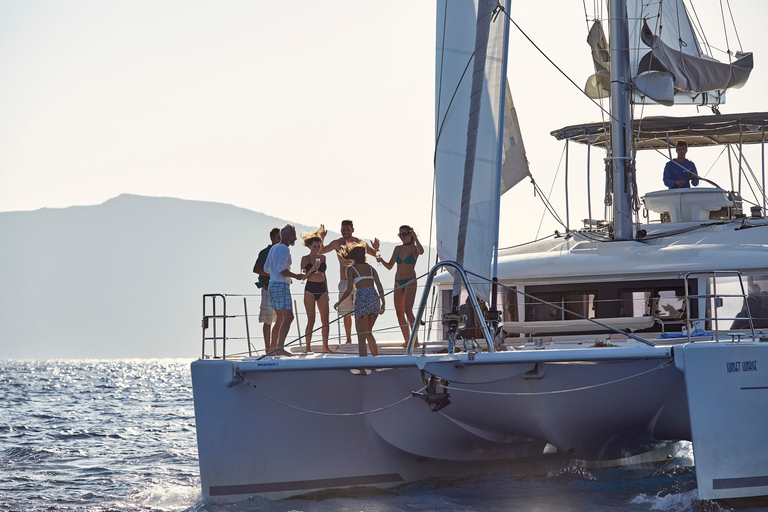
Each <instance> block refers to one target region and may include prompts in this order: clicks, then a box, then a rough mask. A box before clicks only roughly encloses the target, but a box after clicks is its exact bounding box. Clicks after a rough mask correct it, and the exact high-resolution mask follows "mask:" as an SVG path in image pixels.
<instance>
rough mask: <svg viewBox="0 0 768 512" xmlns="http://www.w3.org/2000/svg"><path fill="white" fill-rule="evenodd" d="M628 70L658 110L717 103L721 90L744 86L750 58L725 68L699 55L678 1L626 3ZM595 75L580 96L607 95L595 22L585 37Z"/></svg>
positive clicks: (603, 46)
mask: <svg viewBox="0 0 768 512" xmlns="http://www.w3.org/2000/svg"><path fill="white" fill-rule="evenodd" d="M627 18H628V24H629V45H630V69H631V70H632V81H633V84H634V87H635V90H636V91H637V92H638V93H639V94H640V95H642V96H643V97H647V98H649V99H651V100H653V101H655V102H657V103H661V104H663V105H672V104H674V103H690V102H692V101H695V102H696V103H699V104H704V103H721V102H722V101H723V100H722V96H723V94H724V92H725V90H726V89H729V88H739V87H741V86H743V85H744V84H745V83H746V82H747V79H748V78H749V74H750V72H751V71H752V65H753V60H752V54H751V53H739V52H737V53H736V60H734V61H733V62H730V63H723V62H718V61H716V60H715V59H713V58H711V57H709V56H707V55H705V54H704V52H703V51H702V50H701V46H700V45H699V42H698V40H697V38H696V34H695V31H694V28H693V25H692V23H691V21H690V18H689V17H688V13H687V11H686V9H685V6H684V5H683V1H682V0H670V1H666V2H650V3H649V2H643V1H642V0H627ZM587 42H588V43H589V45H590V48H591V49H592V58H593V62H594V66H595V74H594V75H592V76H591V77H590V78H589V79H588V80H587V85H586V86H585V88H584V90H585V92H586V93H587V94H588V95H589V96H590V97H592V98H604V97H607V96H608V83H609V80H608V71H609V70H608V67H607V63H608V61H607V47H608V45H607V43H606V41H605V34H604V33H603V29H602V26H601V24H600V22H599V21H596V22H595V23H594V24H593V26H592V28H591V30H590V32H589V36H588V37H587Z"/></svg>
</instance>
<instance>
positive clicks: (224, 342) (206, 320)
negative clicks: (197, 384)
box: [201, 293, 227, 359]
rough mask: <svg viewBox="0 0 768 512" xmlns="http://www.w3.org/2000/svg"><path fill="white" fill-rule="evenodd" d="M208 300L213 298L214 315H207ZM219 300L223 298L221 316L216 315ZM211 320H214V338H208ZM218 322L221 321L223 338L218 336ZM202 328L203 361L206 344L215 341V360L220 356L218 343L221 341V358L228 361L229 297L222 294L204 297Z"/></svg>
mask: <svg viewBox="0 0 768 512" xmlns="http://www.w3.org/2000/svg"><path fill="white" fill-rule="evenodd" d="M208 298H211V299H212V300H211V305H212V307H211V309H212V314H210V315H207V314H206V303H207V300H206V299H208ZM217 298H221V302H222V313H221V314H220V315H217V314H216V302H217V300H216V299H217ZM209 319H213V322H212V323H213V326H212V328H213V336H206V335H205V330H206V329H208V327H209ZM217 320H221V324H222V326H221V330H222V332H221V336H217V335H216V324H217ZM202 327H203V353H202V355H201V358H202V359H205V342H206V341H213V358H214V359H217V358H218V356H217V355H216V346H217V345H216V342H217V341H218V340H221V350H222V353H221V358H222V359H226V358H227V297H226V296H225V295H224V294H222V293H206V294H204V295H203V321H202Z"/></svg>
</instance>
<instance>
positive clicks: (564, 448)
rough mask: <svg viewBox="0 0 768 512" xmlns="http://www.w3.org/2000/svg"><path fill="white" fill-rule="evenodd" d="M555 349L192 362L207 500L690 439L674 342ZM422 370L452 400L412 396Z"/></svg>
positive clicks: (533, 467) (519, 466)
mask: <svg viewBox="0 0 768 512" xmlns="http://www.w3.org/2000/svg"><path fill="white" fill-rule="evenodd" d="M545 352H547V351H535V352H502V353H495V354H477V355H476V357H475V360H474V361H471V360H470V359H469V358H468V356H467V354H456V355H455V356H448V355H432V356H421V357H418V356H391V357H378V358H366V359H365V360H360V359H357V358H341V357H337V358H325V359H322V358H317V359H311V358H305V359H302V360H285V359H271V358H267V359H264V360H262V361H240V362H232V361H224V360H200V361H196V362H194V363H193V364H192V379H193V386H194V394H195V413H196V418H197V433H198V448H199V454H200V470H201V480H202V487H203V494H204V496H205V497H207V498H223V499H227V500H238V499H245V498H247V497H248V496H250V495H253V494H262V495H266V496H270V497H285V496H290V495H296V494H303V493H307V492H310V491H314V490H318V489H325V488H330V487H348V486H358V485H370V486H377V487H386V486H392V485H397V484H401V483H404V482H410V481H416V480H420V479H423V478H427V477H435V476H460V475H463V474H467V473H473V472H478V471H488V470H494V469H496V470H511V471H516V472H522V473H528V474H534V473H541V472H545V471H547V470H549V469H552V468H553V467H554V466H555V465H562V464H563V463H564V462H565V461H568V460H572V459H585V460H595V461H599V460H613V459H619V458H622V457H629V456H633V455H636V454H640V453H645V452H649V451H652V450H654V449H655V448H658V447H659V446H663V443H661V442H660V441H662V440H677V439H688V438H690V436H689V428H688V421H687V417H688V414H687V407H686V396H685V387H684V382H683V375H682V373H681V372H680V371H679V370H678V369H677V368H676V367H675V366H674V365H673V364H665V362H671V349H670V348H669V347H667V348H650V347H649V348H637V349H633V348H627V349H616V348H613V349H611V348H603V349H592V350H558V351H549V353H548V354H545ZM577 353H578V354H577ZM643 353H645V354H647V356H648V357H647V358H641V354H643ZM609 356H610V357H609ZM546 360H550V361H553V362H547V363H543V362H542V361H546ZM518 361H519V362H518ZM271 363H274V364H275V365H274V366H267V365H268V364H271ZM366 363H367V364H368V365H369V366H368V370H367V371H365V372H363V374H361V373H360V371H359V370H357V369H358V368H361V367H363V366H364V365H365V364H366ZM420 368H423V369H424V370H425V371H426V372H428V373H429V374H430V375H439V376H441V377H443V378H445V379H447V380H448V381H450V384H449V393H450V400H451V404H450V405H448V406H447V407H445V408H443V409H442V410H440V411H438V412H432V411H431V410H430V408H429V406H428V404H427V403H425V401H423V400H421V399H419V398H416V397H413V398H409V399H406V400H405V401H402V400H403V399H404V398H406V397H409V396H411V392H412V391H417V390H420V389H422V388H423V387H424V383H423V381H422V377H421V373H420ZM628 377H631V378H628ZM575 388H580V389H575ZM479 392H492V393H497V394H484V393H479ZM400 401H402V402H401V403H399V404H397V405H395V406H393V407H390V408H388V409H385V410H381V411H378V412H371V411H374V410H376V409H380V408H383V407H387V406H390V405H392V404H395V403H397V402H400ZM365 411H367V412H369V413H368V414H354V413H360V412H365ZM320 413H323V414H320ZM350 413H353V415H342V414H350ZM548 444H549V445H551V446H548ZM553 447H554V448H553Z"/></svg>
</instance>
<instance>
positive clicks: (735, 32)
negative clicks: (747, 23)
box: [721, 0, 744, 51]
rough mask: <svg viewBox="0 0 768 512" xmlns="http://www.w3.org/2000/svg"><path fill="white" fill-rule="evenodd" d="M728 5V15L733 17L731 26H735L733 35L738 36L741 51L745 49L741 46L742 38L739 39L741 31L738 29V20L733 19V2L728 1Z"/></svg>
mask: <svg viewBox="0 0 768 512" xmlns="http://www.w3.org/2000/svg"><path fill="white" fill-rule="evenodd" d="M721 1H722V0H721ZM726 4H727V5H728V14H729V15H730V17H731V25H733V33H734V35H735V36H736V42H737V43H738V44H739V51H741V50H744V47H743V46H741V38H740V37H739V29H738V28H737V27H736V19H735V18H734V17H733V11H731V0H726Z"/></svg>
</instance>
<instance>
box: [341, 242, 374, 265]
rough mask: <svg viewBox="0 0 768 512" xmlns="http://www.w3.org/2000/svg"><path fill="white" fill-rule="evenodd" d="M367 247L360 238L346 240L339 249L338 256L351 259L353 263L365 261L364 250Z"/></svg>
mask: <svg viewBox="0 0 768 512" xmlns="http://www.w3.org/2000/svg"><path fill="white" fill-rule="evenodd" d="M367 247H368V244H366V243H365V242H364V241H362V240H358V241H357V242H347V243H346V244H344V245H342V246H341V249H339V256H341V257H342V258H344V259H345V260H352V261H354V262H355V263H365V250H366V248H367Z"/></svg>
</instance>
